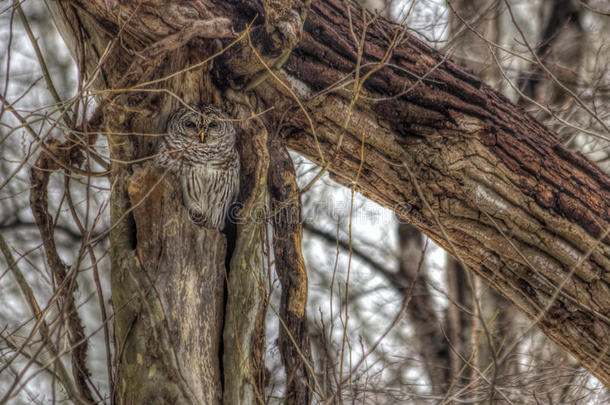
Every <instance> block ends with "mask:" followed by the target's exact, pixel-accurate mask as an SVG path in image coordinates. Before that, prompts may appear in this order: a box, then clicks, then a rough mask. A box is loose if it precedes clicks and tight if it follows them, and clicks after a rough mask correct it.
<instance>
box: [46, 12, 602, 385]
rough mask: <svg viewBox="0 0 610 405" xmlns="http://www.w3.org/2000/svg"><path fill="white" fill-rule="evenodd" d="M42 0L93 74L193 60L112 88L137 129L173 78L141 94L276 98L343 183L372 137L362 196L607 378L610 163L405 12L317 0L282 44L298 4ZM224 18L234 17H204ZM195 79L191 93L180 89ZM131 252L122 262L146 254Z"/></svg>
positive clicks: (303, 147)
mask: <svg viewBox="0 0 610 405" xmlns="http://www.w3.org/2000/svg"><path fill="white" fill-rule="evenodd" d="M49 3H50V4H51V3H56V4H58V5H59V6H60V7H61V9H62V10H63V12H62V13H59V14H58V15H59V19H60V20H61V21H63V23H64V25H67V26H69V27H70V28H69V29H67V30H64V31H65V32H66V33H67V42H68V43H72V44H75V46H74V47H73V49H75V50H76V56H77V59H78V60H79V61H80V62H81V68H85V65H86V66H87V68H88V71H89V72H94V68H95V66H96V65H97V64H98V63H99V64H100V67H101V69H100V71H99V74H98V75H97V81H96V86H97V88H98V89H108V88H116V87H121V88H123V89H124V88H126V87H130V85H131V83H130V82H129V78H130V77H133V76H134V75H135V76H138V77H139V80H138V82H140V83H142V82H145V81H146V80H151V79H159V78H163V77H164V75H165V76H167V75H169V74H171V73H173V72H176V71H178V70H180V69H183V68H185V67H187V66H192V67H193V68H192V69H191V70H188V71H184V72H182V73H181V75H180V76H169V77H167V78H166V79H163V80H161V81H156V82H153V83H149V84H148V85H141V86H140V87H139V88H137V89H133V88H130V89H129V90H128V91H127V92H125V93H124V94H123V96H122V97H124V98H123V99H122V100H123V101H122V102H121V103H118V104H119V105H122V106H123V107H126V108H124V109H123V110H119V111H116V112H115V115H113V117H112V119H113V120H114V121H115V122H127V123H129V124H130V126H129V130H130V131H133V132H161V131H162V130H163V128H162V126H161V125H160V123H161V122H163V120H164V118H166V117H167V113H168V110H169V109H171V107H172V106H173V105H175V101H167V100H173V99H172V98H171V97H167V98H164V97H161V96H160V95H159V94H165V93H153V94H157V97H154V96H151V95H150V94H149V93H148V92H149V91H150V88H151V87H152V88H154V89H168V90H170V91H172V92H174V94H177V95H179V96H182V97H183V98H186V99H189V97H195V98H197V97H199V98H203V99H205V98H207V99H208V100H214V99H217V98H218V97H219V96H220V93H218V92H217V91H216V89H220V90H221V91H222V90H223V89H225V88H228V87H232V88H237V89H238V90H239V89H243V90H250V91H251V92H252V93H253V95H254V98H255V99H256V100H258V104H257V111H263V110H264V108H266V107H273V108H274V109H273V111H271V112H270V113H269V114H273V115H277V119H278V121H281V118H282V117H283V118H284V120H283V121H282V122H283V129H282V130H281V134H282V136H283V138H284V142H285V144H286V145H287V146H288V147H290V148H292V149H293V150H295V151H297V152H300V153H302V154H304V155H306V156H308V157H309V158H311V159H313V160H315V161H317V162H319V163H320V164H321V165H322V166H323V167H324V168H326V169H327V170H328V171H330V172H331V174H332V175H333V176H334V178H335V179H336V180H337V181H338V182H340V183H342V184H351V183H352V182H353V181H354V179H355V178H356V171H357V169H358V167H359V165H360V145H361V142H362V140H363V139H364V142H365V152H364V157H365V162H364V166H363V170H362V172H361V173H360V180H359V184H358V189H359V190H360V191H361V192H362V193H363V194H364V195H366V196H367V197H369V198H371V199H373V200H375V201H377V202H379V203H380V204H382V205H385V206H387V207H390V208H392V209H393V210H395V211H396V212H397V213H398V214H399V215H401V216H403V217H405V218H406V219H408V220H409V221H410V222H412V223H413V224H414V225H415V226H416V227H417V228H419V229H420V230H421V231H423V232H424V233H426V234H427V235H428V236H430V237H431V238H432V239H433V240H434V241H436V242H437V243H438V244H440V245H441V246H443V247H445V248H446V249H447V250H448V251H449V252H451V253H452V254H453V255H454V256H455V257H457V258H458V259H459V260H460V261H461V262H462V263H463V264H465V265H467V266H469V267H470V268H471V269H472V270H474V271H475V272H476V273H477V274H479V275H480V276H482V277H483V278H484V279H485V280H486V281H487V282H488V283H489V284H490V285H491V286H493V287H494V288H495V289H497V290H498V291H499V292H500V293H501V294H503V295H504V296H505V297H507V298H508V299H510V300H511V301H512V302H514V303H515V304H516V305H517V306H518V307H519V308H521V310H523V311H524V312H525V313H526V314H528V315H529V316H530V317H531V318H533V319H535V320H536V322H537V324H538V326H540V328H541V329H542V330H543V331H544V332H545V333H546V334H548V336H549V337H551V338H552V339H553V340H554V341H556V342H557V343H559V344H560V345H561V346H562V347H563V348H565V349H566V350H568V351H569V352H570V353H572V354H573V355H574V356H575V357H576V358H578V359H579V360H580V361H581V362H582V364H583V365H584V366H585V367H587V368H588V369H589V370H590V371H591V372H592V373H594V374H595V375H596V376H597V377H598V378H600V380H602V381H603V382H604V383H606V384H610V357H609V356H610V355H609V353H607V348H608V347H610V336H609V332H610V319H609V316H610V313H609V308H610V291H609V288H608V283H609V282H610V273H609V272H608V269H609V268H610V238H608V230H609V226H610V209H609V207H608V201H610V191H609V190H610V179H608V177H607V176H605V175H604V174H603V173H602V172H601V171H599V170H598V169H597V168H596V167H595V165H594V164H592V163H591V162H589V161H587V160H586V159H584V158H583V157H581V156H579V155H576V154H573V153H571V152H569V151H567V150H566V149H565V148H563V147H562V146H561V145H560V144H559V143H558V142H557V140H556V138H555V136H554V135H553V134H552V133H551V132H550V131H549V130H547V129H546V128H544V127H543V126H542V125H540V124H539V123H537V122H536V121H535V120H534V119H532V118H531V117H530V116H528V115H526V114H525V113H524V112H523V111H522V110H521V109H519V108H518V107H515V106H514V105H512V104H511V103H510V102H509V101H508V100H506V99H505V98H504V97H502V96H500V95H498V94H497V93H496V92H495V91H493V90H492V89H491V88H489V87H488V86H486V85H485V84H484V83H482V82H481V81H480V80H479V79H478V78H476V77H475V76H473V75H472V74H470V73H468V72H467V71H466V70H464V69H463V68H460V67H459V66H457V65H455V64H454V63H452V62H451V61H449V60H447V59H446V58H445V57H444V56H443V55H441V54H439V53H438V52H436V51H434V50H432V49H431V48H429V47H428V46H426V45H425V44H423V43H422V42H421V41H419V40H417V39H416V38H414V37H413V36H411V35H410V34H409V33H408V32H407V31H406V27H398V26H395V25H392V24H390V23H389V22H387V21H385V20H383V19H376V20H375V21H372V20H371V17H370V15H368V14H363V13H362V11H361V9H360V8H359V7H358V6H356V5H355V4H354V3H350V2H342V1H338V0H326V1H314V2H313V3H312V4H311V8H310V9H309V12H308V14H307V21H306V23H305V26H304V27H303V33H302V39H301V41H300V42H299V43H298V44H297V45H296V46H294V49H292V52H290V53H288V51H289V50H290V49H286V48H281V47H280V48H279V49H278V44H280V45H281V44H285V43H288V44H289V46H292V45H294V41H285V38H286V37H290V38H294V37H295V30H296V31H297V32H296V37H298V27H296V28H295V27H294V26H291V25H290V24H284V23H281V22H282V21H284V20H282V18H284V19H289V15H290V10H288V13H287V14H282V12H277V13H276V12H275V11H274V12H272V13H271V14H269V13H267V14H266V13H265V9H264V7H263V5H262V3H260V2H257V1H247V2H236V3H233V2H225V1H212V0H195V1H191V2H187V3H185V2H159V1H153V0H149V1H146V0H144V1H140V2H137V3H135V2H134V3H131V2H127V3H119V2H114V1H107V0H105V1H101V0H100V1H79V0H73V1H67V0H66V1H60V2H49ZM280 3H281V2H280ZM279 10H280V11H281V10H282V8H281V7H280V9H279ZM284 11H286V10H285V9H284ZM278 13H279V14H278ZM256 15H258V17H257V18H256V19H255V16H256ZM219 16H220V17H225V18H226V19H227V20H225V19H216V20H212V18H213V17H219ZM264 16H267V17H268V18H267V22H269V21H276V22H277V20H278V19H279V20H280V23H281V24H278V27H280V28H279V29H278V30H277V31H271V32H270V31H269V30H267V29H266V27H265V26H264V25H263V22H264V21H263V20H264ZM363 18H365V20H363ZM61 21H60V22H61ZM252 21H254V24H253V25H252V26H251V29H250V30H249V32H248V35H245V36H244V37H243V39H242V40H241V41H240V42H239V43H237V44H236V45H232V46H231V48H230V49H228V50H226V51H224V53H222V56H221V58H219V59H216V60H214V62H213V64H212V63H207V64H203V65H202V64H201V62H202V61H205V60H206V58H208V57H211V56H212V55H213V54H214V52H217V51H219V50H220V49H219V48H217V47H216V46H217V45H218V43H219V42H220V40H223V41H224V42H223V43H224V45H225V46H228V45H230V43H231V40H232V39H233V38H234V37H236V35H235V34H233V33H232V32H231V29H230V28H232V29H233V30H234V31H235V32H243V31H242V30H244V29H246V27H247V25H248V24H250V23H251V22H252ZM282 24H283V25H282ZM228 37H231V38H228ZM246 37H248V38H249V39H250V41H248V38H246ZM363 37H364V41H361V38H363ZM117 38H119V39H117ZM223 38H226V39H223ZM361 42H362V43H363V44H364V46H362V47H360V46H359V43H361ZM250 44H251V45H252V46H253V47H254V49H256V50H257V53H254V52H253V51H252V49H253V48H252V47H251V46H250ZM288 54H289V55H290V57H289V58H288V59H287V62H286V63H285V64H283V59H284V58H286V56H287V55H288ZM259 58H261V59H262V60H264V61H265V64H266V66H271V67H275V72H274V73H273V75H272V74H267V75H264V74H263V75H261V72H263V71H264V70H265V67H264V66H263V65H262V63H260V60H261V59H259ZM198 63H199V64H198ZM282 64H283V66H282ZM202 66H205V68H203V69H202ZM210 71H211V74H210V73H209V72H210ZM355 72H357V74H355ZM212 78H214V79H212ZM121 80H123V82H122V81H121ZM125 80H126V81H127V83H126V84H125ZM212 81H213V83H214V85H212ZM191 86H194V87H196V88H197V89H200V90H199V94H196V95H193V94H192V93H191V91H190V90H189V91H188V92H187V91H186V90H185V89H186V88H190V87H191ZM242 86H243V87H242ZM202 89H214V90H213V91H212V90H210V91H207V90H206V91H203V90H202ZM187 93H188V94H187ZM144 94H145V95H146V103H145V104H142V103H140V101H141V100H142V99H141V97H143V95H144ZM189 94H190V95H189ZM187 96H188V97H187ZM297 98H298V99H300V101H301V103H302V104H301V106H298V105H297V102H296V99H297ZM187 101H188V100H187ZM134 103H135V104H136V105H137V107H138V108H131V107H132V105H134ZM172 103H174V104H172ZM116 104H117V103H116V102H115V105H116ZM143 107H146V108H143ZM126 111H127V112H126ZM304 111H306V112H307V116H305V115H304V114H303V112H304ZM286 112H288V114H286ZM147 114H148V115H147ZM124 120H127V121H124ZM151 120H152V121H153V123H154V124H155V125H150V121H151ZM149 139H150V138H141V137H135V136H132V137H131V138H130V139H128V141H127V146H125V144H121V145H119V146H118V147H119V148H126V147H135V149H134V150H135V151H136V152H137V153H133V152H130V153H127V154H125V153H118V154H116V153H115V154H114V155H113V156H114V157H115V158H117V157H118V158H122V157H129V158H136V157H143V156H145V155H146V153H151V145H152V143H153V142H151V141H150V140H149ZM113 153H114V152H113ZM123 160H125V159H122V161H123ZM127 160H128V159H127ZM122 161H120V162H119V161H117V162H116V163H115V164H116V172H115V179H117V182H116V184H115V186H114V189H113V192H114V197H113V207H114V212H115V213H117V215H118V214H121V215H122V214H124V213H127V212H128V211H129V210H130V207H131V202H130V200H129V199H128V198H127V187H128V184H129V183H128V182H126V181H125V180H124V177H123V174H122V173H123V171H130V170H131V169H130V167H131V166H129V165H125V164H124V163H122ZM113 218H114V220H115V222H113V223H118V222H116V221H117V220H118V219H119V218H121V219H123V217H121V216H116V215H115V216H114V217H113ZM121 223H124V222H121ZM121 226H124V227H125V228H127V225H121ZM124 230H125V232H124V233H121V234H120V235H116V237H115V238H113V245H114V246H113V250H114V251H115V252H116V253H115V262H114V263H115V265H119V266H120V265H121V264H125V263H132V264H133V266H136V265H138V266H139V265H141V262H136V261H134V260H135V259H134V258H133V256H130V255H129V254H127V253H129V252H131V249H133V243H134V240H133V239H132V238H129V237H128V236H129V235H131V234H133V229H124ZM137 241H138V243H141V242H144V241H143V240H142V239H141V238H138V240H137ZM133 266H132V267H131V268H132V270H130V273H129V274H132V273H133V272H135V271H137V270H138V269H139V268H137V267H133ZM113 271H118V269H116V268H115V269H114V270H113ZM138 309H139V310H143V308H142V307H140V308H138ZM115 310H117V311H118V308H115ZM128 333H133V331H132V332H128ZM175 349H176V350H179V349H180V348H175ZM159 350H162V348H159ZM125 371H126V370H120V371H119V378H121V377H120V376H121V372H125Z"/></svg>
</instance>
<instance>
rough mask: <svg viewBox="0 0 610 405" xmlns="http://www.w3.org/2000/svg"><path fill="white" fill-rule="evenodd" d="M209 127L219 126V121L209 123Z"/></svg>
mask: <svg viewBox="0 0 610 405" xmlns="http://www.w3.org/2000/svg"><path fill="white" fill-rule="evenodd" d="M208 128H209V129H214V128H218V123H217V122H216V121H212V122H210V123H209V124H208Z"/></svg>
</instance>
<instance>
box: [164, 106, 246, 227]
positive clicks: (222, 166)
mask: <svg viewBox="0 0 610 405" xmlns="http://www.w3.org/2000/svg"><path fill="white" fill-rule="evenodd" d="M235 141H236V139H235V128H234V126H233V123H232V122H231V121H230V120H228V117H227V116H226V115H225V114H224V113H223V111H222V110H221V109H220V108H219V107H218V106H215V105H197V104H191V105H189V106H188V107H182V108H180V109H178V110H177V111H176V112H175V113H174V114H173V115H172V116H171V118H170V119H169V121H168V122H167V132H166V134H165V136H163V139H162V141H161V143H160V147H159V153H158V154H157V155H156V158H155V161H156V162H157V164H159V165H161V166H163V167H166V168H168V169H169V170H170V171H171V172H173V173H174V174H175V175H176V176H177V177H178V179H180V188H181V190H182V201H183V204H184V206H185V207H186V209H187V210H188V212H189V214H190V217H191V219H192V220H193V221H194V222H196V223H197V224H199V225H201V226H204V227H206V228H210V229H219V230H220V229H222V228H223V225H224V220H225V218H226V216H227V213H228V210H229V207H230V206H231V203H232V202H233V201H234V200H235V198H236V197H237V193H238V191H239V169H240V166H239V155H238V153H237V150H236V149H235Z"/></svg>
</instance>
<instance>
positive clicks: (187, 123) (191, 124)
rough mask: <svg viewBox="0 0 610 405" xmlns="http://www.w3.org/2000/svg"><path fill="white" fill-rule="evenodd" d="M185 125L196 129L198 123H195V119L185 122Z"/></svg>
mask: <svg viewBox="0 0 610 405" xmlns="http://www.w3.org/2000/svg"><path fill="white" fill-rule="evenodd" d="M184 126H185V127H187V128H189V129H194V128H195V127H196V126H197V125H195V123H194V122H193V121H187V122H185V123H184Z"/></svg>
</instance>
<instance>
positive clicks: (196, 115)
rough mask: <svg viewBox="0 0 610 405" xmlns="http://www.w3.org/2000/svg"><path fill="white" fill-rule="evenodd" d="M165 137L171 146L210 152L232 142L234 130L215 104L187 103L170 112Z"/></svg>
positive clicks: (231, 145) (233, 142)
mask: <svg viewBox="0 0 610 405" xmlns="http://www.w3.org/2000/svg"><path fill="white" fill-rule="evenodd" d="M166 139H167V142H168V144H169V146H170V147H171V148H173V149H187V150H193V152H194V151H200V152H203V153H205V152H206V151H208V152H210V153H212V152H214V151H216V150H219V149H223V148H227V147H233V146H234V145H235V129H234V128H233V123H232V122H231V121H230V120H228V119H227V117H226V115H225V114H224V113H223V112H222V111H221V110H220V109H219V108H218V107H216V106H213V105H205V106H201V105H197V104H191V105H189V106H188V107H182V108H180V109H179V110H177V111H176V112H175V113H174V114H173V115H172V117H171V118H170V120H169V122H168V125H167V137H166Z"/></svg>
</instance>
